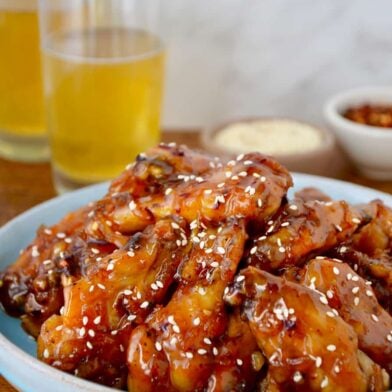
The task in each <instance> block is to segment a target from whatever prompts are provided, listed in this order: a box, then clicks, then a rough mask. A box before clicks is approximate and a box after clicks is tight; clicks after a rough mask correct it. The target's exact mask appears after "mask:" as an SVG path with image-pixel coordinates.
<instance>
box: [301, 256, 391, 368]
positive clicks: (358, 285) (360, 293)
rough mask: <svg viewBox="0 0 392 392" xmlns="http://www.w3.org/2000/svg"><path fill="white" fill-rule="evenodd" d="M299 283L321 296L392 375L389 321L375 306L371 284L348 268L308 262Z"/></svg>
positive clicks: (320, 261) (362, 346) (327, 261)
mask: <svg viewBox="0 0 392 392" xmlns="http://www.w3.org/2000/svg"><path fill="white" fill-rule="evenodd" d="M301 283H303V284H305V285H306V286H308V287H310V288H311V289H314V290H317V291H318V292H321V293H323V294H324V297H323V298H324V300H326V301H327V302H328V304H329V306H331V307H332V308H333V309H335V310H336V311H337V312H334V313H329V315H330V316H332V317H335V316H336V315H337V314H338V315H339V316H340V317H341V318H342V319H343V320H344V321H346V323H348V324H350V325H351V326H352V327H353V328H354V330H355V332H356V334H357V336H358V342H359V348H360V349H361V350H362V351H364V352H365V353H366V354H367V355H368V356H369V357H370V358H372V359H373V361H375V362H376V363H378V364H379V365H380V366H381V367H383V368H384V369H386V370H388V372H389V373H392V317H391V316H390V315H389V314H388V313H387V312H386V311H385V310H384V309H383V308H382V307H381V306H380V305H379V304H378V302H377V299H376V297H375V295H374V291H373V289H372V287H371V284H369V283H370V282H367V281H365V280H364V279H362V278H361V277H360V276H359V275H357V274H356V273H355V272H354V271H353V270H352V269H351V268H350V267H349V266H348V265H347V264H345V263H341V262H340V263H339V262H338V261H337V260H331V259H315V260H311V261H310V262H309V263H308V264H307V265H306V266H305V267H304V269H303V272H302V278H301Z"/></svg>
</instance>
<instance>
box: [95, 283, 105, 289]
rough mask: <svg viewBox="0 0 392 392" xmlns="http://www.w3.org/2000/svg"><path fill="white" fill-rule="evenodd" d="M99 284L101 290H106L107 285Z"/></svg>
mask: <svg viewBox="0 0 392 392" xmlns="http://www.w3.org/2000/svg"><path fill="white" fill-rule="evenodd" d="M97 286H98V287H99V288H100V289H101V290H106V287H105V286H104V285H103V284H102V283H98V284H97Z"/></svg>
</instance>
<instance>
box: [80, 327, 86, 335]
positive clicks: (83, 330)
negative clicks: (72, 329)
mask: <svg viewBox="0 0 392 392" xmlns="http://www.w3.org/2000/svg"><path fill="white" fill-rule="evenodd" d="M85 334H86V328H84V327H82V328H80V329H79V336H80V337H83V336H84V335H85Z"/></svg>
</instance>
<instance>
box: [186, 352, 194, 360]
mask: <svg viewBox="0 0 392 392" xmlns="http://www.w3.org/2000/svg"><path fill="white" fill-rule="evenodd" d="M185 356H186V357H187V358H189V359H192V358H193V354H192V353H191V352H189V351H187V352H186V353H185Z"/></svg>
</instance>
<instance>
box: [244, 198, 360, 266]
mask: <svg viewBox="0 0 392 392" xmlns="http://www.w3.org/2000/svg"><path fill="white" fill-rule="evenodd" d="M362 221H363V218H362V216H361V215H360V213H359V212H357V211H356V210H355V209H354V208H352V207H351V206H350V205H349V204H347V203H346V202H344V201H334V202H320V201H318V200H314V201H308V202H302V201H299V200H298V201H295V202H293V203H290V204H288V205H286V206H285V207H284V209H283V211H282V212H281V213H280V214H279V215H278V217H277V218H276V220H270V221H269V222H268V228H267V229H266V231H265V233H262V236H260V237H258V238H257V239H255V240H254V241H253V243H252V244H251V246H250V252H249V257H248V263H249V264H250V265H252V266H257V267H258V268H260V269H263V270H266V271H276V270H279V269H282V268H285V267H290V266H293V265H300V264H302V263H303V262H304V261H306V259H308V258H309V257H311V256H312V255H315V254H318V253H320V252H323V251H325V250H327V249H329V248H332V247H333V246H335V245H336V244H338V243H340V242H342V241H344V240H346V239H347V238H348V237H349V236H350V235H352V234H353V233H354V232H355V230H356V229H357V228H358V227H359V225H360V224H361V222H362Z"/></svg>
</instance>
